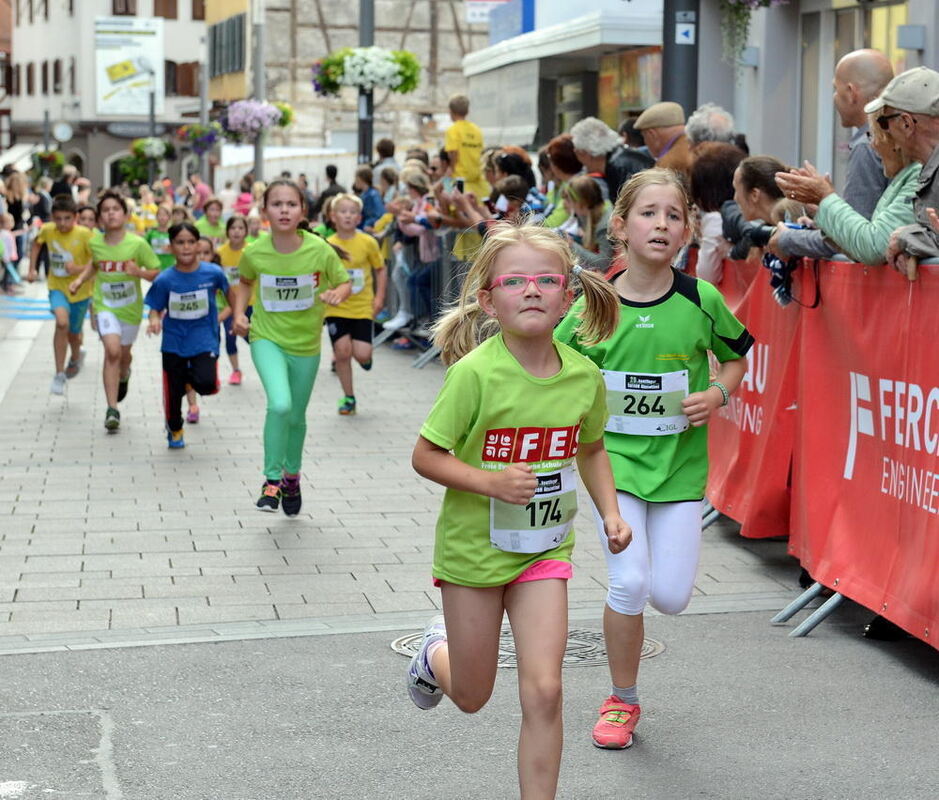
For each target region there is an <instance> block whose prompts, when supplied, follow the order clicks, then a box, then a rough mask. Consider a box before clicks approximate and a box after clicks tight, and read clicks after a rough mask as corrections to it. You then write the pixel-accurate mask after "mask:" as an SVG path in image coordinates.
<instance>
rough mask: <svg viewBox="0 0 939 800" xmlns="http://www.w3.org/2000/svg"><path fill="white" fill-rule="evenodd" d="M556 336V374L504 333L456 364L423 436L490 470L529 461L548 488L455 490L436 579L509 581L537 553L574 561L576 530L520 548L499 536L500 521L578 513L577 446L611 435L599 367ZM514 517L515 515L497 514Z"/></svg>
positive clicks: (539, 521)
mask: <svg viewBox="0 0 939 800" xmlns="http://www.w3.org/2000/svg"><path fill="white" fill-rule="evenodd" d="M556 344H557V353H558V356H559V357H560V359H561V369H560V370H559V371H558V373H557V374H556V375H554V376H552V377H550V378H536V377H534V376H533V375H531V374H529V373H528V372H527V371H526V370H525V369H524V368H523V367H522V366H521V365H520V364H519V363H518V361H517V360H516V359H515V357H514V356H513V355H512V354H511V353H510V352H509V351H508V349H507V348H506V346H505V342H504V341H503V339H502V335H501V334H499V335H497V336H493V337H492V338H491V339H487V340H486V341H485V342H483V343H482V344H481V345H480V346H479V347H477V348H476V349H475V350H473V351H472V352H470V353H469V354H467V355H466V356H464V357H463V358H461V359H460V360H459V361H458V362H457V363H456V364H454V365H453V366H452V367H450V369H448V370H447V376H446V379H445V380H444V384H443V388H442V389H441V390H440V394H438V395H437V400H436V401H435V403H434V406H433V408H432V409H431V411H430V414H429V415H428V416H427V419H426V420H425V422H424V425H423V426H422V427H421V436H423V437H424V438H425V439H427V440H428V441H430V442H432V443H433V444H435V445H437V446H438V447H443V448H445V449H447V450H452V451H453V454H454V455H455V456H456V457H457V458H458V459H460V461H462V462H464V463H465V464H469V465H470V466H472V467H477V468H480V469H487V470H497V471H498V470H503V469H505V468H506V467H507V466H508V465H509V464H512V463H519V462H526V463H528V464H530V465H531V467H532V469H533V470H534V471H535V472H536V473H537V474H538V475H539V489H538V492H537V493H536V495H535V497H534V498H533V502H532V503H529V504H528V506H516V505H509V504H506V503H499V502H498V501H492V502H491V498H489V497H485V496H483V495H479V494H474V493H472V492H461V491H457V490H456V489H447V491H446V494H445V495H444V500H443V507H442V508H441V510H440V516H439V518H438V520H437V535H436V540H435V545H434V566H433V574H434V577H436V578H439V579H440V580H444V581H448V582H450V583H456V584H461V585H463V586H502V585H504V584H507V583H510V582H511V581H513V580H515V578H517V577H518V576H519V575H520V574H521V573H522V572H524V571H525V570H526V569H527V568H528V567H530V566H531V565H532V564H534V563H535V562H537V561H544V560H559V561H570V556H571V550H572V549H573V547H574V534H573V531H572V530H571V531H570V532H569V533H567V534H566V535H565V536H564V538H563V539H562V540H561V541H560V543H559V544H556V545H554V546H551V547H550V548H546V549H544V550H542V551H541V552H510V551H508V550H504V549H499V548H497V547H496V546H494V545H493V544H492V543H491V541H490V535H491V530H490V528H500V529H504V528H506V527H516V526H522V527H524V526H526V525H527V524H528V522H529V521H531V522H532V523H533V525H532V527H533V528H537V527H538V526H539V525H541V526H542V527H545V526H548V527H550V525H551V522H550V520H552V519H555V518H556V519H557V522H558V523H561V522H562V518H563V521H564V522H565V523H567V522H569V521H570V520H572V519H573V514H574V511H575V510H576V487H575V485H574V481H575V478H574V472H573V461H574V456H575V455H576V453H577V444H578V442H579V441H584V442H595V441H597V440H598V439H599V438H600V437H601V436H602V435H603V428H604V425H605V423H606V418H607V410H606V395H605V389H604V385H603V380H602V378H601V377H600V373H599V371H598V370H597V368H596V367H595V366H594V365H593V364H591V363H590V362H589V361H588V360H587V359H585V358H583V357H582V356H580V355H578V354H577V353H576V352H575V351H574V350H572V349H571V348H569V347H566V346H565V345H563V344H561V343H560V342H558V343H556ZM554 489H558V490H561V495H562V496H561V495H556V497H557V499H558V500H560V503H559V504H555V503H553V501H552V500H551V495H550V492H551V491H553V490H554ZM572 493H573V494H572ZM544 497H547V498H548V500H547V501H546V500H544V499H542V498H544ZM490 510H491V511H492V525H490ZM505 517H507V518H509V520H510V523H504V522H497V520H498V519H500V518H505Z"/></svg>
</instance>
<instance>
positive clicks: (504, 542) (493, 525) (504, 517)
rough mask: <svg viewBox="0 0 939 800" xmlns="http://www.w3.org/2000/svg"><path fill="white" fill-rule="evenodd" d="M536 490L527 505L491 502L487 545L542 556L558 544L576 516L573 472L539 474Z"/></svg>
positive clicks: (572, 470) (560, 471) (562, 471)
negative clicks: (488, 543)
mask: <svg viewBox="0 0 939 800" xmlns="http://www.w3.org/2000/svg"><path fill="white" fill-rule="evenodd" d="M535 477H537V478H538V488H537V489H535V496H534V497H532V499H531V502H530V503H528V505H524V506H519V505H515V504H514V503H504V502H502V501H501V500H496V499H495V498H491V499H490V502H489V542H490V544H491V545H492V546H493V547H495V548H496V549H497V550H505V551H508V552H510V553H543V552H545V551H546V550H553V549H554V548H555V547H557V546H558V545H560V544H561V542H563V541H564V540H565V539H566V538H567V535H568V534H569V533H570V532H571V528H572V527H573V524H574V517H575V516H576V515H577V485H576V479H575V477H574V468H573V467H571V466H567V467H562V468H561V469H559V470H554V471H552V472H545V473H538V474H536V475H535Z"/></svg>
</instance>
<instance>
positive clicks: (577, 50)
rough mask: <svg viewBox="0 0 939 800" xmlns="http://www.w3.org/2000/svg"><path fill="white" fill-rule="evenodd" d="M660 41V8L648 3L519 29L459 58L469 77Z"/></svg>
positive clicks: (653, 43) (464, 72) (657, 43)
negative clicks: (525, 30) (516, 33)
mask: <svg viewBox="0 0 939 800" xmlns="http://www.w3.org/2000/svg"><path fill="white" fill-rule="evenodd" d="M660 44H662V11H661V8H659V9H658V11H657V12H655V11H654V9H653V7H652V6H641V7H638V8H635V9H631V8H629V7H626V8H624V9H622V10H621V11H616V12H610V11H594V12H591V13H589V14H585V15H584V16H582V17H577V18H576V19H573V20H570V21H569V22H565V23H564V24H563V25H552V26H551V27H548V28H542V29H540V30H536V31H531V32H530V33H523V34H521V35H520V36H515V37H513V38H511V39H506V40H505V41H502V42H499V43H498V44H494V45H492V46H491V47H486V48H484V49H482V50H477V51H476V52H474V53H470V54H468V55H467V56H466V57H464V59H463V74H464V75H466V76H467V77H472V76H474V75H479V74H480V73H483V72H489V71H491V70H494V69H498V68H499V67H504V66H507V65H509V64H517V63H519V62H524V61H537V60H538V59H543V58H551V57H552V56H561V55H576V54H584V55H586V54H597V55H599V54H601V53H603V52H605V51H607V50H609V49H610V48H611V47H629V46H644V45H660ZM474 113H475V112H474Z"/></svg>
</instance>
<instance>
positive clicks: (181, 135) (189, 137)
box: [176, 122, 222, 156]
mask: <svg viewBox="0 0 939 800" xmlns="http://www.w3.org/2000/svg"><path fill="white" fill-rule="evenodd" d="M176 138H177V139H179V140H180V141H181V142H183V143H184V144H186V145H188V147H189V148H190V149H191V150H192V152H193V153H195V154H196V155H199V156H201V155H202V154H203V153H208V152H209V150H211V149H212V148H213V147H214V146H215V143H216V142H217V141H218V140H219V139H221V138H222V126H221V125H219V124H218V123H217V122H210V123H208V124H207V125H202V124H201V123H198V122H194V123H191V124H189V125H183V126H182V127H180V128H177V129H176Z"/></svg>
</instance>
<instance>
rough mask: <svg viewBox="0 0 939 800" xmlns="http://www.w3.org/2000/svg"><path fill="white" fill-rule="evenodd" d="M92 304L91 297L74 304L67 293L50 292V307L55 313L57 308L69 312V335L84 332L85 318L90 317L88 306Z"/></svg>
mask: <svg viewBox="0 0 939 800" xmlns="http://www.w3.org/2000/svg"><path fill="white" fill-rule="evenodd" d="M90 303H91V298H90V297H86V298H85V299H84V300H78V301H77V302H75V303H72V302H70V301H69V299H68V295H67V294H65V292H61V291H59V290H58V289H50V290H49V307H50V308H51V309H52V310H53V311H55V309H57V308H65V309H67V310H68V331H69V333H81V332H82V325H83V324H84V322H85V317H86V316H87V315H88V305H89V304H90Z"/></svg>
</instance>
